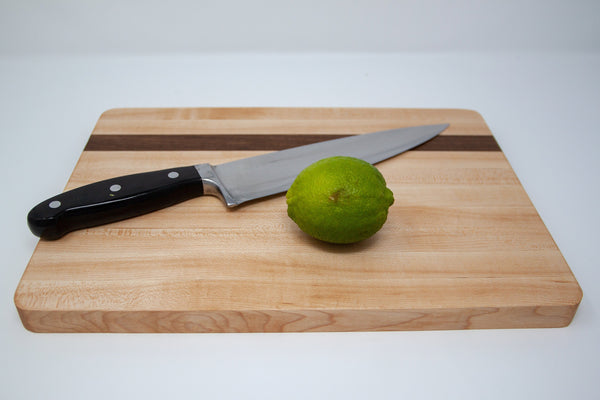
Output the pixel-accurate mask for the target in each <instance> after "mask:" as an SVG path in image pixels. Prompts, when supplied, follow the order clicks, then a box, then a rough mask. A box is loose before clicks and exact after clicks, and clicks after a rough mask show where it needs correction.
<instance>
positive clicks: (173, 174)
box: [167, 171, 179, 179]
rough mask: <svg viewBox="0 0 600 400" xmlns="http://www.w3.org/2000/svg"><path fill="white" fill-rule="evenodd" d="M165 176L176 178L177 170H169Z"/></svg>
mask: <svg viewBox="0 0 600 400" xmlns="http://www.w3.org/2000/svg"><path fill="white" fill-rule="evenodd" d="M167 176H168V177H169V178H171V179H175V178H177V177H178V176H179V172H177V171H171V172H169V173H168V174H167Z"/></svg>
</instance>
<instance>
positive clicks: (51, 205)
mask: <svg viewBox="0 0 600 400" xmlns="http://www.w3.org/2000/svg"><path fill="white" fill-rule="evenodd" d="M60 204H61V203H60V201H58V200H54V201H51V202H50V204H48V207H50V208H58V207H60Z"/></svg>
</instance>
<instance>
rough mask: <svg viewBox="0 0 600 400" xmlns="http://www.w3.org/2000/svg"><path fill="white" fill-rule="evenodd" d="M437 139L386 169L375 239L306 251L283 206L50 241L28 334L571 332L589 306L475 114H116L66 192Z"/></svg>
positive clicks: (185, 211)
mask: <svg viewBox="0 0 600 400" xmlns="http://www.w3.org/2000/svg"><path fill="white" fill-rule="evenodd" d="M438 123H449V124H450V127H449V128H448V129H447V130H446V131H444V132H443V133H442V135H440V136H439V137H437V138H436V139H434V140H432V141H430V142H428V143H426V144H424V145H422V146H420V147H418V148H415V149H413V150H411V151H409V152H406V153H404V154H402V155H399V156H397V157H394V158H392V159H389V160H386V161H384V162H381V163H379V164H377V167H378V168H379V170H380V171H381V173H382V174H383V175H384V177H385V179H386V180H387V183H388V187H389V188H390V189H391V190H392V191H393V193H394V197H395V203H394V205H393V206H392V207H391V208H390V211H389V216H388V221H387V222H386V224H385V225H384V226H383V228H382V229H381V230H380V231H379V232H378V233H377V234H376V235H374V236H373V237H371V238H369V239H367V240H364V241H362V242H359V243H356V244H354V245H333V244H326V243H322V242H319V241H317V240H315V239H312V238H310V237H308V236H307V235H305V234H304V233H303V232H301V231H300V230H299V229H298V227H297V226H296V225H295V224H294V222H293V221H292V220H291V219H289V218H288V216H287V214H286V203H285V196H284V195H276V196H271V197H269V198H266V199H264V200H262V201H255V202H251V203H250V204H247V205H243V206H241V207H239V208H236V209H226V207H225V206H224V205H223V204H222V203H220V201H219V200H218V199H217V198H213V197H201V198H196V199H193V200H189V201H187V202H184V203H181V204H179V205H176V206H173V207H171V208H168V209H164V210H161V211H158V212H155V213H152V214H148V215H144V216H141V217H138V218H134V219H130V220H126V221H122V222H117V223H113V224H110V225H105V226H100V227H95V228H91V229H86V230H82V231H77V232H73V233H70V234H68V235H67V236H65V237H64V238H62V239H60V240H57V241H40V242H39V243H38V245H37V247H36V248H35V251H34V253H33V255H32V257H31V260H30V262H29V264H28V265H27V268H26V269H25V272H24V274H23V277H22V279H21V281H20V283H19V285H18V288H17V290H16V293H15V298H14V299H15V304H16V306H17V309H18V312H19V315H20V317H21V320H22V322H23V325H24V326H25V327H26V328H27V329H29V330H32V331H36V332H307V331H384V330H431V329H474V328H539V327H561V326H566V325H568V324H569V323H570V322H571V320H572V318H573V316H574V314H575V312H576V310H577V306H578V304H579V302H580V301H581V297H582V291H581V289H580V287H579V285H578V283H577V281H576V279H575V277H574V276H573V274H572V272H571V270H570V269H569V266H568V265H567V263H566V262H565V260H564V258H563V256H562V255H561V253H560V251H559V249H558V248H557V246H556V244H555V243H554V241H553V239H552V237H551V235H550V234H549V232H548V230H547V229H546V227H545V225H544V223H543V222H542V220H541V219H540V217H539V215H538V213H537V212H536V209H535V208H534V206H533V205H532V203H531V201H530V200H529V198H528V196H527V194H526V192H525V191H524V190H523V187H522V186H521V184H520V182H519V180H518V178H517V176H516V175H515V173H514V172H513V170H512V168H511V166H510V165H509V163H508V162H507V159H506V158H505V156H504V154H503V153H502V151H501V149H500V148H499V146H498V144H497V143H496V141H495V139H494V137H493V136H492V134H491V132H490V130H489V128H488V127H487V125H486V123H485V121H484V120H483V118H482V117H481V115H480V114H478V113H477V112H475V111H471V110H458V109H371V108H165V109H112V110H108V111H106V112H105V113H103V114H102V115H101V116H100V119H99V120H98V122H97V124H96V127H95V128H94V130H93V132H92V134H91V136H90V139H89V141H88V143H87V145H86V147H85V149H84V150H83V153H82V155H81V157H80V159H79V161H78V163H77V165H76V167H75V169H74V171H73V174H72V175H71V177H70V179H69V181H68V183H67V185H66V189H72V188H75V187H77V186H80V185H83V184H87V183H91V182H94V181H98V180H102V179H107V178H111V177H114V176H118V175H123V174H130V173H136V172H142V171H147V170H156V169H165V168H170V167H175V166H185V165H192V164H196V163H200V162H209V163H212V164H219V163H223V162H226V161H231V160H236V159H239V158H244V157H248V156H253V155H257V154H261V153H264V152H268V151H273V150H279V149H283V148H286V147H290V146H297V145H301V144H306V143H312V142H317V141H321V140H325V139H329V138H334V137H341V136H347V135H356V134H362V133H367V132H373V131H378V130H384V129H392V128H399V127H404V126H414V125H423V124H438ZM51 195H53V193H48V197H50V196H51ZM32 206H33V204H32Z"/></svg>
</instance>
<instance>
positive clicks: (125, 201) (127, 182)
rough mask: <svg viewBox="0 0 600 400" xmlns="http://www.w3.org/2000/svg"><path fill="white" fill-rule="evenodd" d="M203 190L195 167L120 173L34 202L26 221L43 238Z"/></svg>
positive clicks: (134, 213)
mask: <svg viewBox="0 0 600 400" xmlns="http://www.w3.org/2000/svg"><path fill="white" fill-rule="evenodd" d="M203 194H204V186H203V183H202V178H201V177H200V174H199V173H198V171H197V169H196V167H194V166H190V167H179V168H171V169H164V170H160V171H152V172H143V173H139V174H133V175H126V176H120V177H116V178H112V179H107V180H104V181H100V182H95V183H92V184H89V185H86V186H82V187H79V188H76V189H73V190H69V191H67V192H64V193H61V194H59V195H57V196H54V197H51V198H49V199H48V200H46V201H43V202H42V203H40V204H38V205H37V206H35V207H34V208H33V209H32V210H31V211H30V212H29V214H28V215H27V224H28V225H29V229H31V232H33V234H34V235H36V236H39V237H41V238H42V239H47V240H54V239H59V238H61V237H62V236H64V235H65V234H67V233H69V232H71V231H74V230H77V229H83V228H89V227H92V226H97V225H102V224H107V223H110V222H115V221H120V220H122V219H126V218H131V217H135V216H138V215H142V214H146V213H149V212H152V211H156V210H159V209H161V208H165V207H169V206H171V205H174V204H177V203H180V202H182V201H185V200H189V199H191V198H194V197H197V196H201V195H203Z"/></svg>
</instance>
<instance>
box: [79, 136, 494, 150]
mask: <svg viewBox="0 0 600 400" xmlns="http://www.w3.org/2000/svg"><path fill="white" fill-rule="evenodd" d="M347 136H351V135H325V134H308V135H277V134H272V135H241V134H224V135H92V136H90V139H89V141H88V143H87V145H86V146H85V149H84V150H85V151H161V150H163V151H167V150H170V151H186V150H283V149H288V148H290V147H296V146H301V145H304V144H310V143H317V142H322V141H325V140H330V139H338V138H342V137H347ZM413 150H418V151H500V147H499V146H498V143H496V140H495V139H494V137H493V136H491V135H487V136H466V135H464V136H462V135H452V136H437V137H435V138H434V139H432V140H430V141H428V142H426V143H423V144H422V145H420V146H418V147H415V148H414V149H413Z"/></svg>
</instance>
